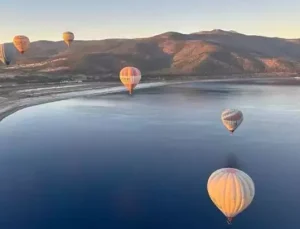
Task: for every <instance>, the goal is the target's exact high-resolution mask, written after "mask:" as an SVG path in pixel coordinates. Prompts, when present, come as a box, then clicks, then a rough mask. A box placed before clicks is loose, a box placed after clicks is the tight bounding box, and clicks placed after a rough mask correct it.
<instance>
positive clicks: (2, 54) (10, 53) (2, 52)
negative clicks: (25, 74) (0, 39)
mask: <svg viewBox="0 0 300 229" xmlns="http://www.w3.org/2000/svg"><path fill="white" fill-rule="evenodd" d="M15 55H16V49H15V47H14V45H13V44H12V43H4V44H0V60H1V61H2V62H3V63H4V64H6V65H9V64H10V63H11V61H12V60H13V59H14V57H15Z"/></svg>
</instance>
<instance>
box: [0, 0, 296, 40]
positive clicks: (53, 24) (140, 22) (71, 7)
mask: <svg viewBox="0 0 300 229" xmlns="http://www.w3.org/2000/svg"><path fill="white" fill-rule="evenodd" d="M0 1H1V4H0V6H1V14H0V21H1V33H0V41H1V42H7V41H11V40H12V38H13V36H14V35H17V34H20V35H21V34H22V35H23V34H24V35H27V36H28V37H29V38H30V40H32V41H34V40H60V39H61V34H62V32H64V31H65V30H70V31H72V32H74V33H75V36H76V39H79V40H90V39H95V40H97V39H105V38H117V37H120V38H134V37H146V36H152V35H155V34H159V33H163V32H166V31H178V32H182V33H191V32H197V31H201V30H212V29H224V30H235V31H237V32H241V33H246V34H258V35H265V36H272V37H273V36H278V37H286V38H300V13H299V12H300V1H299V0H285V1H279V0H278V1H276V0H216V1H209V0H205V1H202V0H174V1H171V0H126V1H125V0H106V1H104V0H72V1H71V0H51V1H47V0H13V1H12V0H0Z"/></svg>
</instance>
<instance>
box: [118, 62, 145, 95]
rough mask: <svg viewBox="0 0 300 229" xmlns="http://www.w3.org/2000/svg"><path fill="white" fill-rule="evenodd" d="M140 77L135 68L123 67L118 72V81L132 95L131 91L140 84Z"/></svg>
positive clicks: (138, 71)
mask: <svg viewBox="0 0 300 229" xmlns="http://www.w3.org/2000/svg"><path fill="white" fill-rule="evenodd" d="M141 78H142V76H141V72H140V70H139V69H137V68H135V67H125V68H123V69H122V70H121V71H120V80H121V82H122V83H123V84H124V86H125V87H126V88H127V89H128V91H129V93H130V94H132V91H133V89H134V88H135V87H136V85H137V84H138V83H139V82H140V80H141Z"/></svg>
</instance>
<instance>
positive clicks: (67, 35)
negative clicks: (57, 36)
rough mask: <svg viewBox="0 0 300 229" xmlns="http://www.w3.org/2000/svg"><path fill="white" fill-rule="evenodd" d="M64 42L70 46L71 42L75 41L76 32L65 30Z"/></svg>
mask: <svg viewBox="0 0 300 229" xmlns="http://www.w3.org/2000/svg"><path fill="white" fill-rule="evenodd" d="M63 39H64V42H65V43H66V44H67V45H68V47H70V45H71V43H72V42H73V41H74V33H72V32H64V33H63Z"/></svg>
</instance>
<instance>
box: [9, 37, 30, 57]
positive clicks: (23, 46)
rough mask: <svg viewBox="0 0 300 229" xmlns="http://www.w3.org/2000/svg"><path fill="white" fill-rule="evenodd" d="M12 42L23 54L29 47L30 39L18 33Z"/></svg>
mask: <svg viewBox="0 0 300 229" xmlns="http://www.w3.org/2000/svg"><path fill="white" fill-rule="evenodd" d="M13 43H14V45H15V47H16V49H17V50H18V51H19V52H20V53H21V54H23V53H24V52H26V51H27V50H28V48H29V45H30V41H29V38H28V37H26V36H23V35H18V36H15V37H14V39H13Z"/></svg>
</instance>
